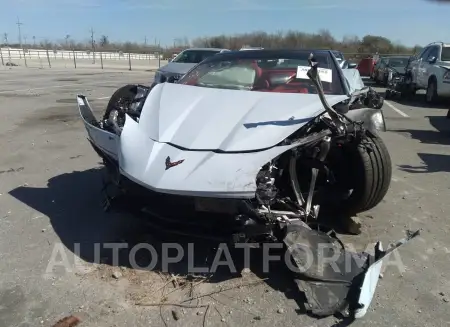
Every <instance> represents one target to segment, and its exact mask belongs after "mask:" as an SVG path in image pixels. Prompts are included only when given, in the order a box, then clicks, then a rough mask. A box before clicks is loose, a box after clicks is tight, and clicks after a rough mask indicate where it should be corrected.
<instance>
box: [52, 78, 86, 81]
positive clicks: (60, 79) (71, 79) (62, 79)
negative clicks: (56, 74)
mask: <svg viewBox="0 0 450 327" xmlns="http://www.w3.org/2000/svg"><path fill="white" fill-rule="evenodd" d="M55 81H57V82H79V81H80V79H79V78H58V79H55Z"/></svg>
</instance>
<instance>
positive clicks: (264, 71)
mask: <svg viewBox="0 0 450 327" xmlns="http://www.w3.org/2000/svg"><path fill="white" fill-rule="evenodd" d="M244 64H245V66H249V67H251V68H252V69H254V71H255V80H254V82H253V87H252V91H260V92H277V93H311V94H316V93H317V91H316V89H315V87H314V85H313V83H312V82H311V81H307V80H298V79H296V75H297V67H286V68H284V67H282V68H280V67H273V68H272V67H267V68H266V67H264V68H262V67H260V66H259V65H258V64H257V63H256V61H253V62H251V63H249V62H248V61H247V62H245V63H244ZM197 81H198V76H192V77H191V78H189V79H188V80H187V81H185V82H184V84H187V85H196V84H197ZM322 85H323V88H324V92H325V93H328V94H330V93H333V88H335V87H336V82H335V81H333V83H322Z"/></svg>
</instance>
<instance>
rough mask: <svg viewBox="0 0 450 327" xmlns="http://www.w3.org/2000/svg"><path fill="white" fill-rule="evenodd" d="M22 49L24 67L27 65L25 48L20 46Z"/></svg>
mask: <svg viewBox="0 0 450 327" xmlns="http://www.w3.org/2000/svg"><path fill="white" fill-rule="evenodd" d="M22 51H23V60H24V61H25V67H28V64H27V56H26V54H25V49H24V48H22Z"/></svg>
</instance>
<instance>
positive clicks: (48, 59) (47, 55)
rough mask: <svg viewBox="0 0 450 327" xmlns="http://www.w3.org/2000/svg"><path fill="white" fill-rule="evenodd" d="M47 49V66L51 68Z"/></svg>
mask: <svg viewBox="0 0 450 327" xmlns="http://www.w3.org/2000/svg"><path fill="white" fill-rule="evenodd" d="M46 50H47V61H48V67H50V68H52V65H51V64H50V55H49V53H48V49H46Z"/></svg>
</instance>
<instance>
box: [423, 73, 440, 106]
mask: <svg viewBox="0 0 450 327" xmlns="http://www.w3.org/2000/svg"><path fill="white" fill-rule="evenodd" d="M437 98H438V94H437V82H436V79H435V78H434V77H432V78H430V79H429V80H428V86H427V93H426V94H425V101H426V102H427V103H430V104H432V103H436V102H437Z"/></svg>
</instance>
